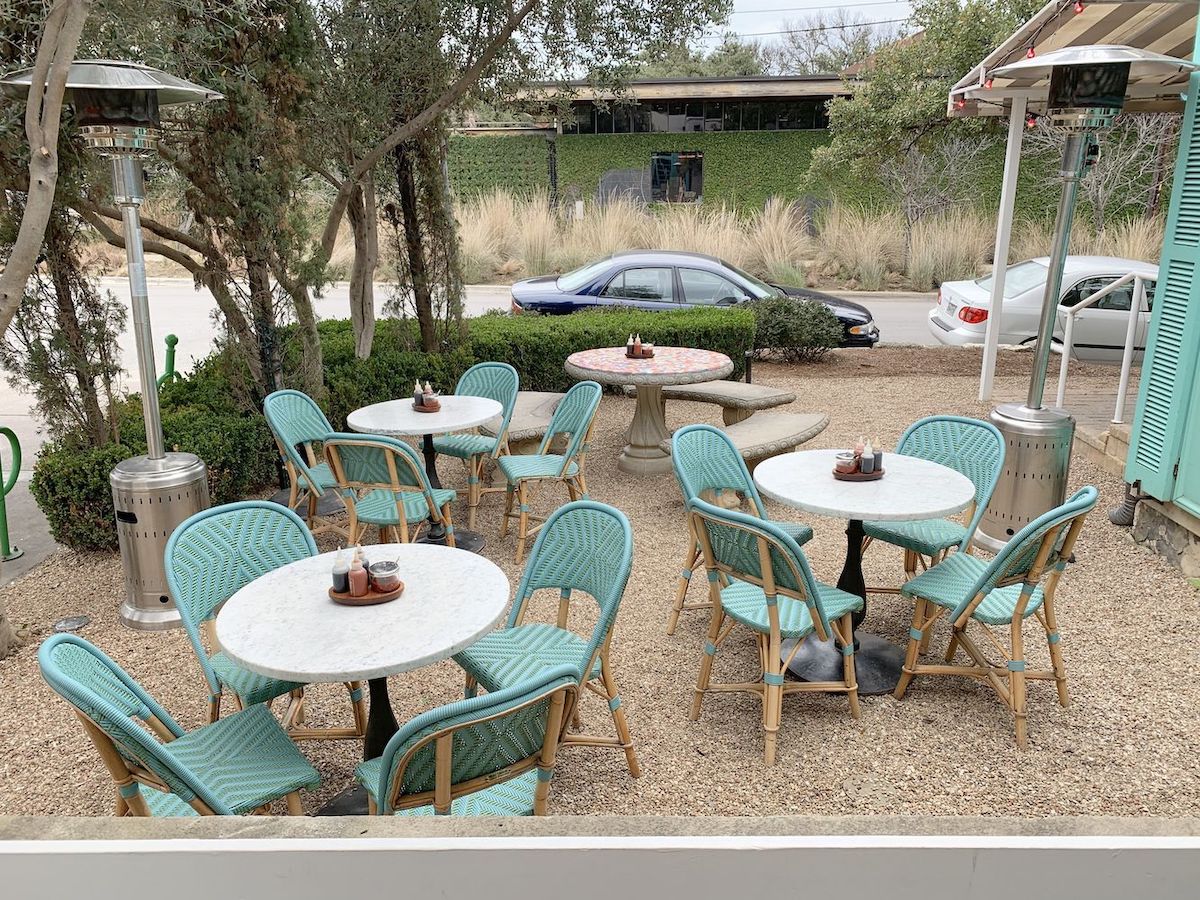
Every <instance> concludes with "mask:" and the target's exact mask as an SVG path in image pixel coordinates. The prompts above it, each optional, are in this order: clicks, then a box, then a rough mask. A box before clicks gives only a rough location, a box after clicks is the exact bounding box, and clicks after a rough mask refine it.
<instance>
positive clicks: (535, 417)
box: [479, 391, 566, 453]
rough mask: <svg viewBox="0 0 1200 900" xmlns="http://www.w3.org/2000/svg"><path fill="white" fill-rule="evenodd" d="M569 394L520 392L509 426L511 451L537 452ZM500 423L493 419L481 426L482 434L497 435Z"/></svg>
mask: <svg viewBox="0 0 1200 900" xmlns="http://www.w3.org/2000/svg"><path fill="white" fill-rule="evenodd" d="M564 396H566V395H565V394H558V393H555V392H553V391H520V392H518V394H517V405H516V406H515V407H514V408H513V415H512V420H511V421H510V422H509V423H508V452H509V453H533V452H534V451H536V450H537V448H538V445H539V444H540V443H541V442H542V438H543V437H544V436H545V434H546V429H547V428H548V427H549V426H550V419H551V417H553V415H554V411H555V410H556V409H558V404H559V403H561V402H562V398H563V397H564ZM499 428H500V420H499V419H493V420H492V421H490V422H487V423H485V424H483V425H480V426H479V430H480V432H482V433H483V434H486V435H490V436H491V437H495V436H496V431H497V430H498V429H499Z"/></svg>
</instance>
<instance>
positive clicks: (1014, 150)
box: [979, 97, 1028, 402]
mask: <svg viewBox="0 0 1200 900" xmlns="http://www.w3.org/2000/svg"><path fill="white" fill-rule="evenodd" d="M1027 102H1028V101H1027V100H1026V99H1025V98H1024V97H1014V98H1013V101H1012V108H1011V109H1010V110H1009V114H1008V145H1007V148H1006V149H1005V151H1004V184H1003V186H1002V187H1001V188H1000V210H999V212H998V213H997V218H996V246H995V252H994V253H993V254H992V301H991V306H990V307H989V310H988V320H987V331H986V332H985V334H984V337H983V363H982V365H981V366H980V370H979V399H980V401H983V402H986V401H988V400H991V399H992V385H993V384H994V382H995V379H996V348H997V346H999V344H1000V322H1001V319H1000V317H1001V315H1002V314H1003V311H1004V281H1005V276H1007V274H1008V247H1009V243H1010V242H1011V239H1012V226H1013V210H1014V209H1015V208H1016V204H1017V176H1018V175H1019V174H1020V172H1021V142H1022V140H1023V139H1024V137H1025V110H1026V104H1027Z"/></svg>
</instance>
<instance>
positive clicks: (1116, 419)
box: [1112, 275, 1146, 425]
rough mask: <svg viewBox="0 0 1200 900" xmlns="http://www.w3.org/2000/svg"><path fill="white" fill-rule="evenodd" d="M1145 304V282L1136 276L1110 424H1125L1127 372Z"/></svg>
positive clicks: (1131, 364) (1127, 387)
mask: <svg viewBox="0 0 1200 900" xmlns="http://www.w3.org/2000/svg"><path fill="white" fill-rule="evenodd" d="M1145 303H1146V282H1144V281H1142V277H1141V276H1140V275H1138V276H1137V277H1135V278H1134V279H1133V302H1132V303H1130V304H1129V324H1128V325H1127V326H1126V327H1125V352H1124V353H1123V354H1121V381H1120V383H1119V384H1118V385H1117V408H1116V409H1115V410H1113V417H1112V423H1113V424H1114V425H1121V424H1123V423H1124V422H1125V395H1126V393H1128V391H1129V370H1130V369H1132V368H1133V344H1134V340H1135V339H1136V337H1137V325H1138V319H1139V318H1140V317H1141V314H1142V307H1143V306H1144V305H1145Z"/></svg>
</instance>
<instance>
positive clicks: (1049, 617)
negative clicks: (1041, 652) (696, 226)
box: [1043, 603, 1071, 706]
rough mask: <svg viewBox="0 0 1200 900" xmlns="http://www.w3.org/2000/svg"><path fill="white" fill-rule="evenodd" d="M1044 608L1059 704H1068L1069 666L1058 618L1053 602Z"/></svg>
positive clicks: (1051, 664) (1051, 666)
mask: <svg viewBox="0 0 1200 900" xmlns="http://www.w3.org/2000/svg"><path fill="white" fill-rule="evenodd" d="M1043 608H1044V609H1045V611H1046V642H1047V643H1048V644H1049V645H1050V668H1052V669H1053V670H1054V684H1055V687H1057V688H1058V705H1059V706H1067V705H1068V704H1069V703H1070V702H1071V698H1070V697H1069V696H1068V695H1067V667H1066V665H1065V664H1064V663H1063V657H1062V647H1061V646H1060V644H1059V640H1060V639H1059V634H1058V619H1057V616H1055V614H1054V604H1053V603H1047V604H1046V605H1045V606H1044V607H1043Z"/></svg>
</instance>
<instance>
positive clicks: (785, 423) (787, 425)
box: [725, 413, 829, 472]
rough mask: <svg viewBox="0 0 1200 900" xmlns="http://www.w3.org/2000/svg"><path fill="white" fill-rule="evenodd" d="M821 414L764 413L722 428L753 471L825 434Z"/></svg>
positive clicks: (823, 419)
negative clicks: (771, 458)
mask: <svg viewBox="0 0 1200 900" xmlns="http://www.w3.org/2000/svg"><path fill="white" fill-rule="evenodd" d="M828 424H829V416H827V415H826V414H825V413H764V414H762V415H758V416H753V417H751V418H749V419H744V420H742V421H741V422H735V423H734V424H732V425H727V426H726V427H725V433H726V434H727V435H729V437H730V438H731V439H732V440H733V444H734V446H735V447H737V448H738V450H739V451H740V452H741V454H742V458H743V459H745V460H746V466H747V467H748V468H749V469H750V471H752V472H753V471H754V467H755V466H757V465H758V464H759V463H760V462H762V461H763V460H764V459H767V458H769V457H772V456H776V455H778V454H780V453H786V452H787V451H789V450H794V449H796V447H799V446H800V445H801V444H803V443H804V442H805V441H809V440H812V439H813V438H814V437H816V436H817V435H818V434H820V433H821V432H822V431H824V430H825V426H827V425H828Z"/></svg>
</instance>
